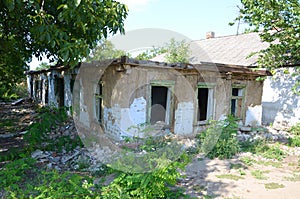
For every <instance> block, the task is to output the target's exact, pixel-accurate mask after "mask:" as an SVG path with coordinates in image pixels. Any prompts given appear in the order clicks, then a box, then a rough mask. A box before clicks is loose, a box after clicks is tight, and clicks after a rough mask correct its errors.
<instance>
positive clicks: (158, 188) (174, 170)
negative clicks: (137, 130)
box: [102, 155, 189, 199]
mask: <svg viewBox="0 0 300 199" xmlns="http://www.w3.org/2000/svg"><path fill="white" fill-rule="evenodd" d="M148 161H151V160H148ZM188 162H189V158H188V157H187V155H182V156H181V158H180V159H179V160H177V161H174V162H172V163H171V164H169V165H168V166H164V167H159V168H157V169H155V170H154V171H152V172H149V173H129V172H127V173H126V172H121V173H119V176H118V177H117V178H116V179H115V180H114V181H113V182H112V183H111V184H110V185H108V186H107V187H104V188H103V189H102V198H104V199H106V198H107V199H114V198H115V199H118V198H122V199H127V198H128V199H129V198H178V197H179V195H183V194H182V193H178V192H174V191H171V189H170V187H171V186H174V185H175V183H176V181H177V178H178V177H180V173H179V171H178V169H183V168H184V167H185V166H186V164H187V163H188Z"/></svg>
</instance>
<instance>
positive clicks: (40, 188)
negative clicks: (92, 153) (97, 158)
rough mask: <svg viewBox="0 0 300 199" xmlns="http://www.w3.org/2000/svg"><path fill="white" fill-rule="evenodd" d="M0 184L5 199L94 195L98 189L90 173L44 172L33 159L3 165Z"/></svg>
mask: <svg viewBox="0 0 300 199" xmlns="http://www.w3.org/2000/svg"><path fill="white" fill-rule="evenodd" d="M0 187H1V188H3V189H4V190H6V196H5V198H29V197H30V198H49V197H51V198H70V197H72V198H82V197H85V198H96V196H97V195H98V192H99V191H100V190H99V188H98V187H97V186H94V185H93V183H92V178H91V177H89V176H86V175H84V174H81V175H79V174H75V173H69V172H64V173H59V172H57V171H55V170H52V171H45V170H44V169H41V168H38V167H36V166H35V160H34V159H32V158H22V159H19V160H15V161H13V162H11V163H8V164H6V165H5V167H3V168H2V169H1V170H0ZM92 188H93V189H92ZM97 191H98V192H97Z"/></svg>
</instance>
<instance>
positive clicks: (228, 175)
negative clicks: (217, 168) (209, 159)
mask: <svg viewBox="0 0 300 199" xmlns="http://www.w3.org/2000/svg"><path fill="white" fill-rule="evenodd" d="M216 177H217V178H220V179H229V180H235V181H237V180H242V179H244V178H243V177H241V176H237V175H234V174H221V175H216Z"/></svg>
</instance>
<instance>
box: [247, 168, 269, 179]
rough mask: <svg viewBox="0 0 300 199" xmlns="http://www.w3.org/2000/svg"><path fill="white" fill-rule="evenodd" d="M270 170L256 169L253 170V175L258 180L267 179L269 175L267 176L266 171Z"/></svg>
mask: <svg viewBox="0 0 300 199" xmlns="http://www.w3.org/2000/svg"><path fill="white" fill-rule="evenodd" d="M269 172H270V171H261V170H255V171H251V175H252V176H253V177H255V178H256V179H258V180H267V179H268V177H267V176H265V175H264V174H265V173H269Z"/></svg>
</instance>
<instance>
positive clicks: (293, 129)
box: [289, 122, 300, 136]
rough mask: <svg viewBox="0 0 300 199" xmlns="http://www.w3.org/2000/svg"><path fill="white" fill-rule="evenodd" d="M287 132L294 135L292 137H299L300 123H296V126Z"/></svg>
mask: <svg viewBox="0 0 300 199" xmlns="http://www.w3.org/2000/svg"><path fill="white" fill-rule="evenodd" d="M289 132H290V133H292V134H294V135H299V136H300V122H299V123H297V124H296V125H294V126H292V127H291V128H290V129H289Z"/></svg>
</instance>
